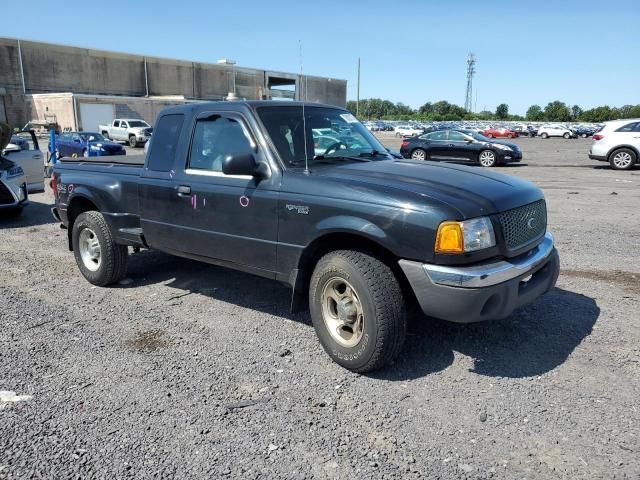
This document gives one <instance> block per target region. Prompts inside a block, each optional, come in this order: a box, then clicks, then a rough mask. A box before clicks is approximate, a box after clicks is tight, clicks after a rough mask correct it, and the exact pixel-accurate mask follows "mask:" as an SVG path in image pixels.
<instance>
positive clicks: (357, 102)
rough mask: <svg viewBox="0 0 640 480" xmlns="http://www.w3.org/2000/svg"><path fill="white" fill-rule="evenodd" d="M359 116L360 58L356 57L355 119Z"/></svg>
mask: <svg viewBox="0 0 640 480" xmlns="http://www.w3.org/2000/svg"><path fill="white" fill-rule="evenodd" d="M358 115H360V57H358V87H357V92H356V117H357V116H358Z"/></svg>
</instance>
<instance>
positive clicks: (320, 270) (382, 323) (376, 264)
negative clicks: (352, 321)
mask: <svg viewBox="0 0 640 480" xmlns="http://www.w3.org/2000/svg"><path fill="white" fill-rule="evenodd" d="M336 279H338V280H346V281H348V282H349V283H350V284H351V285H352V286H353V289H354V290H355V292H357V296H358V299H359V301H360V305H361V308H362V311H363V316H364V321H363V322H364V327H363V330H362V336H361V338H360V340H359V341H358V343H357V344H355V345H354V346H353V347H347V346H344V345H341V344H340V343H338V342H337V341H336V340H335V339H334V338H333V336H332V334H331V333H330V332H329V329H328V327H327V323H326V322H325V319H324V316H323V300H322V299H323V292H324V290H325V287H326V286H327V285H328V284H329V283H330V282H332V281H335V280H336ZM309 307H310V311H311V319H312V321H313V326H314V328H315V331H316V334H317V335H318V339H319V340H320V343H321V345H322V347H323V348H324V350H325V351H326V352H327V353H328V354H329V356H330V357H331V358H332V359H333V361H335V362H336V363H337V364H339V365H341V366H342V367H344V368H347V369H349V370H352V371H354V372H358V373H364V372H369V371H372V370H376V369H378V368H381V367H383V366H385V365H388V364H390V363H391V362H393V360H395V359H396V357H397V356H398V354H399V353H400V351H401V349H402V346H403V344H404V340H405V337H406V331H407V324H406V314H405V305H404V299H403V297H402V292H401V290H400V285H399V284H398V281H397V279H396V277H395V275H394V274H393V272H392V271H391V269H390V268H389V267H388V266H387V265H385V264H384V263H382V262H381V261H380V260H378V259H377V258H374V257H372V256H370V255H368V254H365V253H362V252H358V251H354V250H336V251H334V252H331V253H328V254H327V255H325V256H324V257H322V258H321V259H320V261H318V263H317V264H316V267H315V270H314V272H313V275H312V277H311V282H310V285H309Z"/></svg>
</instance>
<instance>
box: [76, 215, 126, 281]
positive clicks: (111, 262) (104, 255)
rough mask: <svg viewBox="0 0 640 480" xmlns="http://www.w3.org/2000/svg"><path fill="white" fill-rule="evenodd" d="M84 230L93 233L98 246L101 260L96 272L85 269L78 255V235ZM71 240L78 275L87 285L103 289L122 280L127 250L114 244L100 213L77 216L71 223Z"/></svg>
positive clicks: (79, 254)
mask: <svg viewBox="0 0 640 480" xmlns="http://www.w3.org/2000/svg"><path fill="white" fill-rule="evenodd" d="M85 229H89V230H90V231H91V232H93V233H94V235H95V237H96V238H97V240H98V244H99V245H100V257H101V258H100V264H99V266H98V267H97V269H96V270H90V269H89V268H87V266H86V265H85V263H84V261H83V259H82V256H81V253H80V234H81V233H82V231H83V230H85ZM71 240H72V243H73V254H74V256H75V258H76V263H77V264H78V268H79V269H80V273H82V276H83V277H84V278H86V279H87V280H88V281H89V283H92V284H93V285H97V286H99V287H104V286H106V285H111V284H113V283H116V282H118V281H120V280H122V279H123V278H124V277H125V275H126V274H127V258H128V249H127V247H126V246H125V245H118V244H117V243H115V241H114V240H113V236H112V235H111V230H109V225H108V224H107V222H106V220H105V219H104V217H103V216H102V214H101V213H100V212H95V211H90V212H84V213H81V214H80V215H78V218H76V220H75V222H74V223H73V231H72V233H71Z"/></svg>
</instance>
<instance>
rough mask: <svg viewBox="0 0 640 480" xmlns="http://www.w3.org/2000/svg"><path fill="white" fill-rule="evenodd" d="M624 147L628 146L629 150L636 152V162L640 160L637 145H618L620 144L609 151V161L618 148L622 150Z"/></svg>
mask: <svg viewBox="0 0 640 480" xmlns="http://www.w3.org/2000/svg"><path fill="white" fill-rule="evenodd" d="M623 148H626V149H627V150H631V151H632V152H634V153H635V154H636V163H637V162H638V161H640V152H638V150H637V149H636V148H635V147H633V146H631V145H618V146H616V147H614V148H612V149H611V151H610V152H609V154H608V155H607V161H608V160H611V155H613V154H614V153H616V152H617V151H618V150H622V149H623Z"/></svg>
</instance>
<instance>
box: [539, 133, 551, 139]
mask: <svg viewBox="0 0 640 480" xmlns="http://www.w3.org/2000/svg"><path fill="white" fill-rule="evenodd" d="M540 136H541V137H542V138H549V134H548V133H542V134H540Z"/></svg>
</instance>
